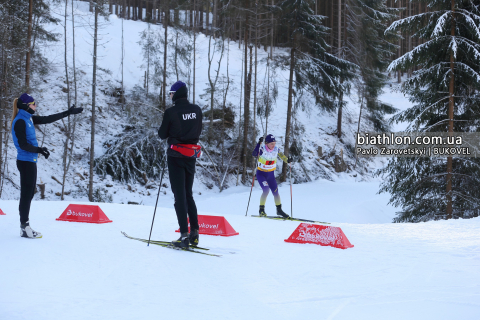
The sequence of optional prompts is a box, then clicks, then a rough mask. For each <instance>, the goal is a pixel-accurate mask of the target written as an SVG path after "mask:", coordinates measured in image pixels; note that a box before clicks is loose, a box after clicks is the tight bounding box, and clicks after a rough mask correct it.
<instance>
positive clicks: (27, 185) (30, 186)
mask: <svg viewBox="0 0 480 320" xmlns="http://www.w3.org/2000/svg"><path fill="white" fill-rule="evenodd" d="M17 168H18V171H20V205H19V206H18V211H19V212H20V223H21V224H25V223H27V222H28V219H29V218H28V217H29V214H30V204H31V203H32V199H33V194H34V193H35V188H36V185H37V164H36V163H35V162H30V161H22V160H17Z"/></svg>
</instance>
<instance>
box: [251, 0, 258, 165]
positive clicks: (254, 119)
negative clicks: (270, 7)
mask: <svg viewBox="0 0 480 320" xmlns="http://www.w3.org/2000/svg"><path fill="white" fill-rule="evenodd" d="M257 9H258V8H257V2H255V73H254V80H253V133H252V142H253V143H255V134H256V128H257V46H258V41H257V40H258V10H257ZM255 165H257V164H256V163H255Z"/></svg>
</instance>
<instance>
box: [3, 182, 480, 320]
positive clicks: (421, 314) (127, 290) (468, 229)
mask: <svg viewBox="0 0 480 320" xmlns="http://www.w3.org/2000/svg"><path fill="white" fill-rule="evenodd" d="M233 189H235V190H233ZM377 190H378V183H377V182H361V183H353V182H351V181H350V180H345V181H337V182H335V183H334V182H326V181H317V182H313V183H306V184H302V185H294V190H293V195H294V198H293V200H294V203H293V210H294V216H297V217H304V218H312V219H316V220H321V221H330V222H332V225H334V226H338V227H341V228H342V230H343V231H344V233H345V234H346V236H347V237H348V239H349V240H350V242H351V243H352V244H353V245H354V246H355V247H354V248H351V249H346V250H341V249H335V248H332V247H322V246H317V245H311V244H292V243H286V242H284V241H283V240H284V239H286V238H288V237H289V235H290V234H291V233H292V232H293V231H294V230H295V228H296V227H297V226H298V223H297V222H291V221H274V220H267V219H260V218H252V217H245V216H244V214H245V209H246V203H247V201H248V195H249V191H250V190H249V189H248V188H245V187H239V188H231V189H229V190H227V191H225V192H223V193H221V194H216V195H214V194H209V195H196V200H197V204H198V209H199V213H200V214H213V215H223V216H225V217H226V218H227V220H228V221H229V222H230V224H231V225H232V226H233V227H234V228H235V230H236V231H237V232H239V233H240V234H239V235H238V236H233V237H215V236H206V235H204V236H201V237H200V244H201V245H202V246H205V247H209V248H211V252H213V253H219V254H222V255H223V256H222V257H221V258H215V257H209V256H204V255H199V254H194V253H189V252H178V251H174V250H170V249H166V248H162V247H158V246H155V245H151V246H150V247H147V246H146V245H145V244H144V243H141V242H138V241H134V240H129V239H127V238H124V237H123V236H122V235H121V234H120V231H125V232H127V233H128V234H130V235H132V236H136V237H141V238H147V237H148V233H149V229H150V224H151V219H152V214H153V207H152V206H135V205H121V204H100V206H101V208H102V209H103V211H104V212H105V213H106V215H107V216H108V217H109V218H110V219H111V220H113V223H108V224H101V225H96V224H86V223H72V222H60V221H55V218H57V217H59V216H60V214H61V213H62V212H63V210H64V209H65V208H66V207H67V205H68V202H52V201H49V202H45V201H35V202H34V203H33V205H32V212H31V222H32V226H33V228H34V229H38V230H39V231H40V232H42V233H43V234H44V237H43V238H42V239H39V240H28V239H23V238H20V237H19V235H18V233H19V222H18V213H17V212H18V211H17V210H18V209H17V207H18V202H17V201H13V200H0V208H1V209H2V210H3V211H4V212H5V213H6V214H7V215H6V216H0V270H1V271H0V319H2V320H3V319H8V320H17V319H37V320H43V319H45V320H47V319H48V320H50V319H55V320H56V319H69V320H73V319H102V320H103V319H115V320H120V319H199V320H201V319H209V320H210V319H329V320H330V319H348V320H350V319H356V320H363V319H365V320H367V319H368V320H371V319H382V320H383V319H399V320H400V319H401V320H404V319H422V320H424V319H436V320H437V319H445V320H447V319H449V320H450V319H462V320H469V319H472V320H474V319H478V318H479V315H480V299H479V298H480V274H479V270H480V218H476V219H470V220H455V221H437V222H428V223H418V224H392V223H390V221H391V219H392V217H393V216H394V211H395V209H394V208H391V207H388V206H386V202H387V201H388V197H387V196H386V195H377V194H376V191H377ZM280 194H281V196H282V200H283V203H284V206H285V208H286V209H287V210H286V211H287V212H289V207H290V202H289V186H288V184H283V186H281V187H280ZM259 196H260V189H259V188H256V189H255V190H254V193H253V195H252V202H251V204H250V210H249V214H254V213H256V211H257V209H258V198H259ZM159 203H160V205H159V209H158V210H157V216H156V220H155V225H154V229H153V235H152V239H156V240H172V239H175V238H176V237H178V233H175V232H174V230H175V229H177V228H178V224H177V221H176V216H175V213H174V210H173V205H172V204H173V200H172V199H171V198H170V197H169V196H165V195H163V196H161V197H160V202H159ZM273 210H274V206H273V199H272V198H271V196H270V197H269V198H268V199H267V212H269V213H273V212H274V211H273ZM232 252H233V253H232Z"/></svg>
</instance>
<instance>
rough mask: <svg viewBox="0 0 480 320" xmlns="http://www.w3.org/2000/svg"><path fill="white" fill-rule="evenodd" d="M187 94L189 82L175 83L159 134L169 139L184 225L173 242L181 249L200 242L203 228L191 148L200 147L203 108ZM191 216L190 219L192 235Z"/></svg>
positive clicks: (174, 185)
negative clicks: (169, 106) (198, 215)
mask: <svg viewBox="0 0 480 320" xmlns="http://www.w3.org/2000/svg"><path fill="white" fill-rule="evenodd" d="M187 93H188V91H187V86H186V85H185V83H183V82H181V81H177V82H175V83H174V84H173V85H172V87H171V88H170V98H171V99H172V101H173V106H172V107H171V108H168V109H167V110H166V111H165V113H164V115H163V121H162V124H161V126H160V129H159V130H158V136H159V137H160V138H161V139H167V138H168V140H167V143H168V146H169V147H168V150H167V163H168V172H169V178H170V185H171V187H172V192H173V194H174V196H175V204H174V206H175V212H176V213H177V219H178V224H179V225H180V238H179V239H178V240H176V241H173V242H172V244H173V245H174V246H176V247H180V248H188V247H189V245H190V244H192V245H198V229H199V226H198V217H197V206H196V205H195V201H194V200H193V194H192V187H193V180H194V176H195V163H196V157H197V154H198V153H196V152H193V151H192V149H190V148H199V146H197V145H196V144H197V143H198V140H199V138H200V134H201V133H202V110H201V109H200V107H199V106H197V105H195V104H191V103H190V102H188V100H187ZM182 150H185V151H186V152H183V151H182ZM181 152H183V153H181ZM187 215H188V218H189V220H190V235H189V234H188V222H187Z"/></svg>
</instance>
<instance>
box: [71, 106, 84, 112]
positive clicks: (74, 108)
mask: <svg viewBox="0 0 480 320" xmlns="http://www.w3.org/2000/svg"><path fill="white" fill-rule="evenodd" d="M81 112H83V108H76V107H75V105H72V106H71V107H70V108H69V109H68V114H77V113H81Z"/></svg>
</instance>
